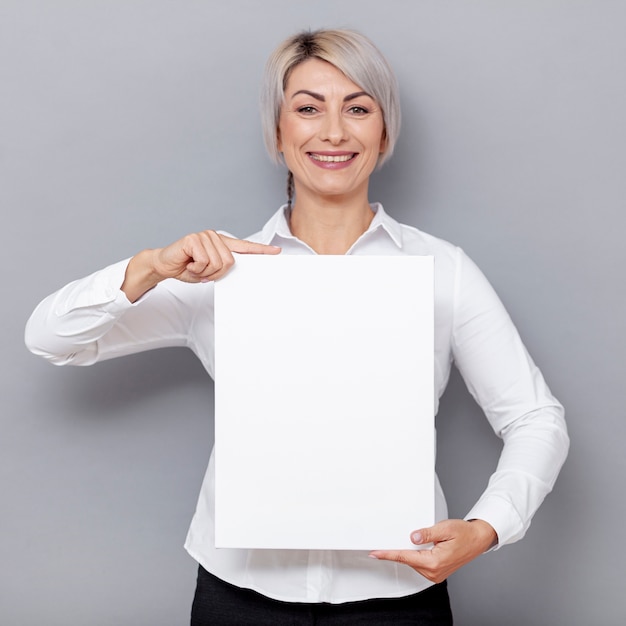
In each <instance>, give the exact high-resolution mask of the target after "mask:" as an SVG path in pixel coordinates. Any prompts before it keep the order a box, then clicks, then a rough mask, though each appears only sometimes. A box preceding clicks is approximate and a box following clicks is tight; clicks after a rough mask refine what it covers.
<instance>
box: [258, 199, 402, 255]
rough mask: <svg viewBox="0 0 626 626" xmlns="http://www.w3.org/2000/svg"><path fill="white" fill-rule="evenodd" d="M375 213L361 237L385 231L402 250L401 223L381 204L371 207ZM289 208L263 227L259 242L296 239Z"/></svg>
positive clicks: (279, 212)
mask: <svg viewBox="0 0 626 626" xmlns="http://www.w3.org/2000/svg"><path fill="white" fill-rule="evenodd" d="M370 206H371V207H372V210H373V211H374V212H375V215H374V219H373V220H372V221H371V223H370V225H369V227H368V229H367V230H366V231H365V232H364V233H363V235H361V237H365V236H366V235H368V234H369V233H373V232H375V231H376V230H379V229H382V230H384V231H385V232H386V233H387V235H388V236H389V238H390V239H391V240H392V241H393V242H394V244H395V245H396V246H397V247H398V248H400V249H402V226H401V225H400V223H399V222H397V221H396V220H394V219H393V218H392V217H391V216H390V215H389V214H388V213H387V212H386V211H385V209H384V208H383V205H382V204H380V202H374V203H372V204H371V205H370ZM287 215H288V207H287V205H286V204H283V206H281V207H280V209H278V211H276V213H274V215H272V217H271V218H270V219H269V221H268V222H267V223H266V224H265V226H263V229H262V230H261V235H260V237H259V239H258V240H259V241H260V242H261V243H264V244H268V245H269V244H271V243H272V242H273V241H274V238H275V237H282V238H283V239H296V237H294V236H293V235H292V234H291V231H290V230H289V220H288V217H287Z"/></svg>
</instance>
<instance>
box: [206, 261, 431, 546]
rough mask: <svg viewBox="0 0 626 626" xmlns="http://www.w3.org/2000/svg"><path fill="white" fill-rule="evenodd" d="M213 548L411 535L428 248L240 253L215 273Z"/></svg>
mask: <svg viewBox="0 0 626 626" xmlns="http://www.w3.org/2000/svg"><path fill="white" fill-rule="evenodd" d="M215 329H216V336H215V350H216V361H215V373H216V375H215V383H216V387H215V389H216V392H215V399H216V407H215V409H216V410H215V414H216V415H215V446H216V447H215V462H216V494H215V497H216V546H217V547H234V548H302V549H304V548H306V549H359V550H361V549H363V550H370V549H398V548H415V546H413V544H411V542H410V540H409V533H410V531H412V530H414V529H416V528H420V527H424V526H430V525H431V524H432V523H433V521H434V480H435V479H434V447H435V441H434V426H433V259H432V257H420V256H393V257H392V256H390V257H380V256H372V257H368V256H350V255H348V256H321V255H320V256H313V255H310V256H309V255H303V256H293V255H284V256H261V255H258V256H257V255H239V256H238V257H237V262H236V263H235V266H234V268H233V269H232V270H231V272H230V273H229V274H228V275H227V276H226V277H225V278H224V279H222V280H220V281H218V282H217V283H216V285H215Z"/></svg>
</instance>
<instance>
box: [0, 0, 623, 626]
mask: <svg viewBox="0 0 626 626" xmlns="http://www.w3.org/2000/svg"><path fill="white" fill-rule="evenodd" d="M625 20H626V5H625V3H624V2H610V1H592V0H589V1H586V2H583V1H546V2H544V1H539V0H536V1H528V0H526V1H524V2H522V1H515V2H499V1H496V0H493V1H491V2H489V1H486V0H485V1H478V0H474V1H468V2H461V1H457V2H452V1H442V0H424V1H419V0H418V1H409V0H406V1H400V0H395V1H394V0H386V1H385V2H375V1H372V0H358V1H353V0H343V1H342V2H340V3H338V2H329V1H326V0H317V1H316V2H315V3H312V2H293V1H292V2H289V1H287V0H265V1H263V2H253V1H244V0H235V1H231V2H210V1H208V0H206V1H200V0H197V1H173V0H172V1H167V0H150V1H148V0H145V1H138V0H126V1H121V0H120V1H119V2H115V1H90V2H81V1H79V0H76V1H73V2H72V1H69V0H56V1H54V2H48V1H44V0H41V1H40V2H34V1H32V0H19V1H10V0H2V2H1V3H0V90H1V92H0V93H1V95H0V112H1V117H0V138H1V143H0V177H1V181H0V182H1V184H0V203H1V206H2V230H1V233H2V234H1V236H2V245H1V246H0V254H1V255H2V257H1V258H0V268H1V271H2V275H3V287H4V295H3V298H2V300H3V307H2V326H1V332H2V348H3V359H2V361H1V367H2V376H1V377H0V384H1V385H2V430H1V434H0V472H1V474H0V475H1V478H2V483H1V485H0V489H1V504H0V506H1V507H2V509H1V515H0V621H1V622H2V624H7V625H11V626H12V625H25V626H30V625H34V624H39V623H46V624H49V625H51V626H52V625H57V624H58V625H64V626H67V625H92V624H93V625H126V624H133V625H135V624H137V625H143V624H145V625H152V626H157V625H168V626H170V625H178V624H185V623H187V619H188V612H189V606H190V602H191V598H192V594H193V588H194V579H195V569H196V568H195V565H194V563H193V561H192V560H191V559H190V558H189V557H188V556H187V555H186V553H185V552H184V551H183V549H182V542H183V539H184V536H185V533H186V529H187V525H188V523H189V521H190V519H191V515H192V512H193V509H194V506H195V499H196V496H197V493H198V489H199V486H200V481H201V478H202V475H203V473H204V469H205V465H206V462H207V460H208V454H209V450H210V446H211V440H212V399H213V396H212V393H213V392H212V386H211V384H210V383H209V381H208V379H207V377H206V376H205V375H204V373H203V371H202V369H201V367H200V365H199V363H197V362H196V361H195V360H194V357H193V356H192V355H191V353H187V352H185V351H182V350H168V351H162V352H156V353H151V354H144V355H139V356H134V357H128V358H126V359H120V360H118V361H113V362H108V363H103V364H100V365H97V366H95V367H93V368H86V369H75V368H67V369H55V368H53V367H51V366H50V365H48V364H46V363H44V362H43V361H39V360H37V359H36V358H35V357H33V356H31V355H30V354H28V353H27V352H26V350H25V349H24V347H23V344H22V333H23V326H24V323H25V321H26V319H27V317H28V315H29V313H30V311H31V310H32V308H33V307H34V306H35V304H36V303H37V302H38V301H39V300H40V299H41V298H42V297H43V296H44V295H46V294H47V293H49V292H50V291H52V290H54V289H56V288H57V287H59V286H61V285H62V284H64V283H65V282H67V281H69V280H71V279H73V278H75V277H78V276H82V275H84V274H86V273H89V272H91V271H93V270H95V269H97V268H98V267H100V266H103V265H105V264H108V263H109V262H112V261H115V260H117V259H120V258H124V257H126V256H129V255H132V254H133V253H135V252H136V251H138V250H140V249H142V248H144V247H150V246H158V245H162V244H166V243H169V242H170V241H171V240H173V239H175V238H177V237H179V236H181V235H183V234H185V233H187V232H189V231H193V230H198V229H204V228H209V227H211V228H224V229H227V230H230V231H232V232H234V233H236V234H238V235H240V236H245V235H246V234H248V233H250V232H252V231H254V230H256V229H257V228H258V227H259V226H260V225H261V224H262V223H263V222H264V221H265V220H266V218H267V217H268V216H269V215H270V214H271V213H273V211H274V210H275V209H276V207H277V206H278V205H279V204H280V203H281V202H282V201H283V198H284V193H283V188H284V174H283V172H282V171H280V170H279V169H278V168H275V167H274V166H272V165H271V164H270V163H269V161H268V160H267V159H266V157H265V155H264V150H263V147H262V142H261V135H260V129H259V121H258V113H257V93H258V85H259V78H260V74H261V69H262V65H263V63H264V60H265V58H266V57H267V55H268V54H269V52H270V51H271V49H272V48H273V47H274V46H275V45H276V44H277V43H278V42H279V41H280V40H281V39H282V38H283V37H285V36H287V35H288V34H291V33H292V32H293V31H295V30H299V29H301V28H303V27H309V26H311V27H319V26H347V27H353V28H357V29H360V30H362V31H363V32H365V33H366V34H367V35H369V36H370V37H371V38H373V40H374V41H375V42H377V44H378V45H379V47H380V48H381V49H382V50H383V52H384V53H385V54H386V55H387V56H388V58H389V59H390V61H391V63H392V65H393V66H394V68H395V69H396V72H397V74H398V78H399V80H400V83H401V88H402V100H403V111H404V126H403V133H402V136H401V140H400V143H399V145H398V149H397V154H396V155H395V156H394V158H393V159H392V161H391V162H390V163H389V164H388V166H387V167H386V168H384V169H383V170H382V171H381V172H380V173H378V174H376V176H375V179H374V181H373V184H372V192H371V198H372V199H375V200H380V201H382V202H383V203H384V204H385V207H386V208H387V209H388V210H389V211H390V212H391V213H392V214H393V215H394V216H395V217H396V218H398V219H399V220H401V221H403V222H407V223H409V224H413V225H416V226H419V227H421V228H423V229H424V230H426V231H429V232H431V233H433V234H436V235H438V236H441V237H444V238H446V239H449V240H451V241H454V242H455V243H458V244H460V245H462V246H463V247H464V248H465V249H466V250H467V252H468V253H469V254H470V255H471V256H472V257H473V258H474V259H475V260H476V261H477V262H478V264H479V265H480V266H481V267H482V269H483V270H484V271H485V273H486V274H487V276H488V277H489V278H490V280H491V281H492V282H493V283H494V285H495V287H496V289H497V290H498V292H499V293H500V295H501V297H502V299H503V300H504V302H505V304H506V305H507V307H508V308H509V310H510V311H511V314H512V316H513V318H514V320H515V322H516V323H517V324H518V327H519V329H520V332H521V334H522V336H523V338H524V339H525V341H526V343H527V345H528V347H529V349H530V351H531V353H532V354H533V355H534V357H535V359H536V361H537V362H538V364H539V365H540V367H541V368H542V369H543V371H544V373H545V375H546V377H547V379H548V381H549V382H550V384H551V387H552V388H553V391H554V392H555V393H556V395H557V396H558V397H559V398H560V399H561V400H562V401H563V403H564V404H565V406H566V409H567V416H568V420H569V427H570V433H571V436H572V448H571V452H570V458H569V461H568V463H567V464H566V466H565V469H564V471H563V473H562V475H561V478H560V480H559V482H558V483H557V487H556V489H555V491H554V492H553V494H552V495H551V496H549V497H548V499H547V501H546V503H545V504H544V506H543V507H542V509H541V510H540V511H539V513H538V514H537V516H536V517H535V520H534V523H533V526H532V527H531V530H530V532H529V534H528V536H527V537H526V538H525V539H524V540H523V541H522V542H520V543H518V544H516V545H514V546H510V547H507V548H505V549H503V550H501V551H499V552H497V553H492V554H489V555H487V556H483V557H481V558H480V559H478V560H477V561H475V562H474V563H473V564H471V565H469V566H468V567H466V568H465V569H464V570H463V571H461V572H459V573H457V574H455V575H454V576H453V577H452V579H451V581H450V586H451V592H452V600H453V607H454V610H455V612H456V618H457V624H459V625H460V626H470V625H476V626H486V625H502V624H507V625H513V626H515V625H520V626H522V625H525V626H526V625H529V624H536V625H561V624H563V625H568V626H571V625H580V626H583V625H588V624H601V625H603V626H609V625H612V624H621V623H622V621H621V619H622V618H623V615H624V614H626V596H625V594H624V593H623V586H624V574H623V561H624V556H625V548H624V542H623V540H622V534H623V523H624V522H623V520H624V518H625V513H626V511H625V504H624V487H623V478H624V464H625V461H624V458H625V455H624V454H623V441H624V437H625V436H626V423H625V420H624V409H623V404H622V401H621V400H622V395H623V394H622V393H621V392H622V389H623V381H624V374H625V371H624V362H623V353H624V348H625V346H624V330H623V324H624V322H623V318H624V311H625V308H626V307H625V306H624V304H625V303H624V287H623V285H624V280H623V278H622V272H623V269H624V266H625V263H624V262H625V253H624V245H623V243H622V231H623V229H624V226H625V225H626V223H625V218H624V209H626V206H625V204H626V203H625V199H626V198H625V191H626V183H625V176H624V171H625V165H626V163H625V161H626V157H625V154H624V146H625V145H626V125H625V122H624V111H626V89H625V82H624V77H625V76H626V38H625V37H624V24H625ZM438 429H439V438H440V449H439V458H438V469H439V472H440V475H441V479H442V482H443V484H444V488H445V489H446V491H447V494H448V497H449V503H450V509H451V514H452V515H453V516H462V515H463V514H464V513H465V512H466V511H467V509H468V508H469V507H470V505H471V504H472V503H473V502H474V501H475V499H476V498H477V497H478V495H479V494H480V492H481V491H482V489H483V487H484V485H485V483H486V481H487V478H488V476H489V474H490V472H491V471H492V469H493V468H494V465H495V462H496V459H497V456H498V452H499V441H498V440H497V439H496V438H495V437H494V436H493V435H492V434H491V431H490V430H489V428H488V426H487V423H486V421H485V420H484V419H483V418H482V416H481V413H480V411H479V410H478V409H477V407H476V406H475V405H474V404H473V402H472V400H471V399H470V398H469V396H468V394H467V392H466V391H465V390H464V388H463V385H462V383H460V381H459V380H458V377H455V378H453V380H452V381H451V384H450V388H449V390H448V393H447V395H446V397H445V401H444V402H443V406H442V408H441V412H440V415H439V417H438ZM620 616H621V618H620Z"/></svg>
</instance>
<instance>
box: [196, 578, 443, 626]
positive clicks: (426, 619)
mask: <svg viewBox="0 0 626 626" xmlns="http://www.w3.org/2000/svg"><path fill="white" fill-rule="evenodd" d="M209 625H211V626H248V625H249V626H287V625H289V626H313V625H315V626H357V625H363V626H366V625H371V626H387V625H389V626H409V625H411V626H452V611H451V610H450V599H449V597H448V589H447V585H446V583H445V582H443V583H440V584H439V585H433V586H432V587H429V588H428V589H426V590H424V591H421V592H420V593H416V594H413V595H411V596H405V597H402V598H383V599H377V600H362V601H360V602H346V603H343V604H327V603H312V604H309V603H300V602H280V601H278V600H273V599H271V598H267V597H266V596H264V595H262V594H260V593H257V592H256V591H252V590H250V589H242V588H240V587H236V586H234V585H231V584H229V583H226V582H224V581H223V580H220V579H219V578H217V577H216V576H213V574H210V573H209V572H207V571H206V570H205V569H204V568H203V567H202V566H200V568H199V569H198V584H197V587H196V594H195V596H194V600H193V606H192V609H191V626H209Z"/></svg>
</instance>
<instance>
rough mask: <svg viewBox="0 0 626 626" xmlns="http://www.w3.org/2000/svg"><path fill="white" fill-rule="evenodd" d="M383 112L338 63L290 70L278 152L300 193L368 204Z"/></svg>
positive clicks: (382, 140) (313, 62)
mask: <svg viewBox="0 0 626 626" xmlns="http://www.w3.org/2000/svg"><path fill="white" fill-rule="evenodd" d="M385 144H386V142H385V138H384V121H383V115H382V111H381V110H380V107H379V106H378V104H377V103H376V102H375V101H374V99H373V98H372V97H371V96H369V95H368V94H366V93H365V92H364V91H363V90H362V89H361V87H359V86H358V85H355V84H354V83H353V82H352V81H351V80H350V79H349V78H347V77H346V76H345V74H343V73H342V72H341V71H340V70H338V69H337V68H336V67H335V66H334V65H331V64H330V63H326V62H325V61H321V60H319V59H309V60H307V61H304V62H303V63H300V64H299V65H297V66H296V67H295V68H294V69H293V70H292V72H291V75H290V76H289V79H288V81H287V86H286V87H285V99H284V104H283V107H282V110H281V113H280V120H279V126H278V148H279V150H280V151H281V152H282V153H283V156H284V158H285V162H286V164H287V167H288V168H289V169H290V170H291V172H293V176H294V181H295V185H296V194H297V195H301V194H306V195H308V196H324V197H329V196H334V197H338V196H344V197H345V199H349V198H353V197H355V196H358V195H359V194H362V195H363V197H364V199H365V200H367V186H368V180H369V176H370V174H371V173H372V171H373V170H374V168H375V167H376V163H377V161H378V157H379V155H380V153H381V152H383V151H384V149H385Z"/></svg>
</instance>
